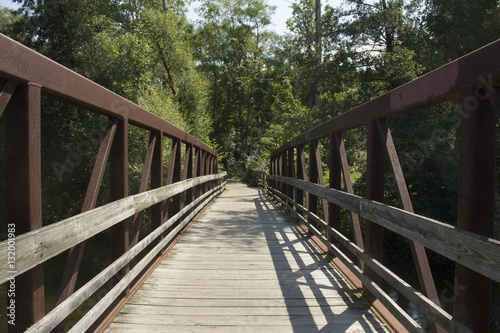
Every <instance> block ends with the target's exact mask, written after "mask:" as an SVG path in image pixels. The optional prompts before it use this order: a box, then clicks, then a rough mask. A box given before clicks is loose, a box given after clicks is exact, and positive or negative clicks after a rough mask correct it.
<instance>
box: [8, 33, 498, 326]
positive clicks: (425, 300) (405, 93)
mask: <svg viewBox="0 0 500 333" xmlns="http://www.w3.org/2000/svg"><path fill="white" fill-rule="evenodd" d="M0 50H1V52H0V116H1V117H2V121H3V128H2V131H3V132H4V140H3V142H2V144H3V156H4V157H3V158H4V160H5V167H4V170H3V173H4V175H3V176H4V179H5V184H4V189H3V193H5V196H4V197H5V203H4V207H5V214H4V218H5V221H4V224H5V226H3V229H2V230H4V232H5V236H4V238H3V241H2V242H1V243H0V258H3V260H2V261H1V262H0V283H2V285H3V287H4V290H5V291H6V292H5V293H6V295H5V296H4V298H5V299H6V302H7V303H6V304H7V310H6V311H7V312H6V313H5V316H3V315H2V316H3V317H4V318H5V319H6V320H5V322H4V324H5V325H4V327H3V328H5V330H8V332H25V331H26V332H60V331H70V332H78V333H80V332H86V331H89V332H93V331H99V332H127V331H130V332H132V331H133V332H139V331H141V332H167V331H172V332H196V331H199V332H262V331H270V332H345V331H349V332H386V331H395V332H404V331H409V332H426V331H439V332H487V331H488V330H489V329H490V303H491V298H492V296H491V295H492V285H493V284H496V283H498V282H500V269H499V267H500V242H499V241H498V240H496V239H493V238H491V237H492V235H493V228H494V211H495V193H496V185H495V180H496V176H495V175H496V172H497V162H496V143H497V128H496V127H497V126H496V124H497V114H498V113H499V112H500V97H499V94H498V89H497V84H496V82H498V81H499V80H500V66H499V65H500V63H499V59H500V42H495V43H492V44H490V45H488V46H486V47H484V48H482V49H479V50H477V51H475V52H473V53H471V54H469V55H467V56H465V57H463V58H460V59H457V60H455V61H453V62H451V63H450V64H448V65H446V66H443V67H442V68H439V69H437V70H435V71H433V72H430V73H428V74H426V75H425V76H423V77H421V78H419V79H416V80H414V81H412V82H409V83H407V84H405V85H403V86H401V87H398V88H396V89H394V90H392V91H391V92H389V93H387V94H385V95H382V96H380V97H378V98H376V99H374V100H372V101H370V102H368V103H366V104H363V105H361V106H359V107H357V108H355V109H353V110H351V111H349V112H346V113H344V114H342V115H340V116H338V117H336V118H333V119H331V120H330V121H328V122H326V123H324V124H321V125H319V126H318V127H316V128H313V129H311V130H310V131H308V132H306V133H304V134H302V135H300V136H298V137H296V138H293V139H292V138H290V139H291V141H289V142H288V143H285V144H284V145H283V146H282V147H280V148H278V149H277V150H276V151H274V152H273V153H272V154H271V158H270V161H269V168H268V170H266V172H263V171H259V172H255V177H258V178H259V179H260V184H261V185H262V187H261V188H260V189H255V188H249V187H247V186H246V185H243V184H241V183H238V182H232V181H227V180H226V174H225V173H224V172H220V170H219V166H218V163H217V154H216V152H215V151H214V150H212V149H211V148H210V147H208V146H207V145H205V144H204V143H202V142H201V141H200V140H198V139H197V138H194V137H192V136H191V135H189V134H187V133H185V132H183V131H181V130H179V129H178V128H176V127H175V126H173V125H171V124H169V123H168V122H166V121H165V120H163V119H161V118H159V117H157V116H155V115H153V114H151V113H149V112H148V111H146V110H144V109H142V108H140V107H139V106H137V105H135V104H133V103H132V102H130V101H128V100H126V99H124V98H122V97H120V96H118V95H116V94H114V93H112V92H111V91H109V90H106V89H105V88H103V87H101V86H99V85H97V84H96V83H94V82H92V81H90V80H87V79H85V78H84V77H82V76H80V75H78V74H76V73H74V72H72V71H70V70H69V69H67V68H64V67H63V66H61V65H59V64H57V63H55V62H53V61H51V60H50V59H47V58H45V57H43V56H42V55H40V54H38V53H36V52H34V51H32V50H30V49H28V48H26V47H24V46H22V45H20V44H18V43H16V42H14V41H13V40H11V39H9V38H7V37H5V36H3V35H0ZM42 97H44V98H45V97H49V98H51V99H52V100H56V101H58V102H60V103H63V104H70V105H74V106H77V107H79V108H80V109H83V110H86V112H90V113H92V114H98V115H100V116H102V117H105V118H106V119H107V124H106V125H105V126H103V127H102V128H97V129H95V130H96V131H97V133H99V135H98V136H97V137H98V144H96V146H95V152H94V153H95V154H94V155H91V154H89V152H88V151H85V150H84V148H85V147H87V148H88V145H87V143H85V141H82V143H81V144H78V145H76V146H75V147H74V149H72V150H71V151H72V152H71V155H68V157H67V160H66V161H62V162H61V163H59V164H57V165H56V166H57V170H58V172H59V173H64V172H65V170H66V169H65V168H67V167H68V166H72V165H74V164H78V161H81V159H82V158H83V157H86V158H89V157H88V156H95V161H94V165H93V169H92V172H91V173H90V178H89V179H88V184H87V187H86V188H82V189H81V190H82V195H83V193H84V199H83V204H82V208H81V212H80V213H79V214H75V215H73V216H70V217H68V218H65V219H63V220H61V221H51V223H46V224H45V225H44V224H43V223H42V221H44V219H46V217H45V216H44V215H43V212H42V200H43V193H42V184H44V179H42V171H41V170H42V154H43V153H44V151H45V150H44V147H43V142H41V128H42V125H41V122H42V114H43V112H44V110H43V108H42V104H43V103H42ZM449 100H457V101H460V107H458V109H456V110H454V111H453V112H452V113H451V114H450V115H449V116H450V117H454V119H455V120H456V123H457V128H456V129H457V133H459V134H458V135H459V141H460V148H459V155H460V156H459V159H460V177H459V184H458V185H457V186H458V188H459V198H458V202H457V210H458V221H456V224H455V225H449V224H445V223H442V222H440V221H436V220H434V219H431V218H429V217H426V216H421V215H418V214H416V213H415V212H414V211H413V206H412V202H411V197H410V193H409V191H408V188H407V186H406V182H405V171H408V167H416V166H418V165H410V166H408V165H406V166H405V165H402V163H401V162H400V160H399V158H398V154H397V148H396V145H395V144H394V141H393V139H392V135H391V131H390V128H389V125H388V123H387V119H388V118H396V117H398V116H400V115H402V114H405V113H411V112H414V111H415V110H419V109H422V108H425V107H428V106H432V105H435V104H437V103H441V102H443V101H449ZM60 116H61V117H65V116H66V115H64V114H61V115H60ZM358 127H362V128H365V129H366V140H367V142H366V152H367V156H366V165H367V170H366V175H367V188H366V194H365V195H363V196H359V195H358V194H356V193H355V192H354V190H353V185H352V180H351V175H350V168H349V163H348V161H349V159H348V155H347V152H346V148H345V146H344V139H343V135H344V133H346V132H348V131H349V130H352V129H354V128H358ZM130 128H136V129H139V130H142V131H146V132H147V133H148V135H149V140H147V142H146V145H145V147H144V152H145V153H144V164H143V169H142V175H141V180H140V186H139V189H138V191H136V193H130V189H129V182H130V178H129V157H128V152H129V149H130V147H131V143H130V142H129V129H130ZM432 134H433V133H430V135H432ZM135 144H137V143H135ZM91 146H92V145H91ZM325 152H326V154H325ZM325 166H326V167H327V169H324V168H325ZM410 171H411V170H410ZM325 174H327V175H328V183H326V182H325V179H324V176H325ZM104 179H106V186H107V187H106V186H105V185H103V184H104V183H105V181H104ZM389 179H390V180H391V181H393V183H394V186H395V189H396V194H397V199H398V204H397V205H396V206H392V205H389V204H385V203H384V199H385V198H384V196H385V191H384V186H385V184H386V182H387V181H388V180H389ZM103 187H105V188H106V191H107V198H108V199H109V200H108V202H104V203H102V202H100V201H99V200H98V199H99V194H100V191H101V188H103ZM62 190H64V189H62ZM62 198H64V196H63V191H62V192H61V200H64V199H62ZM436 205H439V202H436ZM342 210H343V211H344V212H347V214H348V215H349V217H350V222H349V223H350V225H351V226H352V235H347V236H346V235H345V234H343V233H342V232H341V231H340V225H341V224H340V221H341V215H342V214H341V213H342ZM145 215H147V217H148V219H146V218H145ZM146 220H147V221H150V225H147V226H143V225H141V224H143V223H145V222H144V221H146ZM144 230H149V231H148V232H147V233H146V234H144ZM388 232H391V233H395V234H398V235H400V236H402V237H404V238H406V239H407V240H408V242H409V244H410V248H411V253H412V256H413V262H414V263H415V271H416V273H415V274H416V275H417V280H418V283H417V284H416V285H410V283H408V282H406V281H405V280H403V279H402V278H401V277H399V276H398V275H397V274H396V273H395V272H393V271H391V270H390V269H389V268H387V267H386V266H384V260H383V253H384V252H383V238H384V233H388ZM103 233H108V234H109V235H110V238H111V239H110V242H109V244H106V246H107V248H109V249H110V250H109V258H108V259H109V264H107V265H106V266H105V267H104V268H103V269H102V270H100V271H99V273H97V274H96V275H95V276H93V277H92V278H91V279H89V280H88V281H85V283H84V284H82V285H80V284H79V283H77V282H78V276H79V275H81V274H82V271H81V262H82V257H83V255H84V251H85V244H86V242H89V241H91V240H96V239H98V240H99V242H101V240H102V234H103ZM348 236H349V237H348ZM99 237H100V238H99ZM105 243H107V242H105ZM94 244H95V243H94ZM428 250H432V251H434V252H436V253H438V254H440V255H442V256H443V257H445V258H448V259H450V260H452V261H453V262H454V263H455V279H454V286H452V287H451V288H452V289H453V290H448V291H449V292H451V293H452V295H453V297H452V298H451V300H452V302H453V310H452V311H451V312H447V311H449V310H447V309H446V308H442V307H441V305H443V304H442V299H440V295H442V292H440V291H439V290H438V289H437V287H436V284H435V281H434V275H435V273H436V272H433V271H432V269H431V265H430V264H429V261H428V258H427V252H426V251H428ZM63 253H67V260H66V262H65V265H64V267H52V266H51V265H53V263H54V262H55V261H54V260H53V259H54V258H55V257H56V256H59V255H60V254H63ZM103 256H104V255H103ZM53 268H54V269H55V268H57V269H61V271H63V273H62V274H61V275H62V281H61V283H60V287H59V291H58V293H57V297H56V299H55V300H50V298H49V297H47V295H48V293H46V290H45V289H46V288H45V287H46V284H47V283H46V280H45V278H44V274H45V273H46V271H47V269H53ZM387 286H390V287H391V288H392V290H393V292H391V293H389V292H388V291H387ZM395 295H396V296H395ZM397 298H405V299H406V300H407V301H408V302H411V304H412V305H413V306H414V308H416V309H418V313H419V316H420V317H422V318H426V319H425V320H424V321H425V323H428V325H427V324H424V321H422V320H417V319H416V318H414V316H413V314H411V313H408V312H407V311H406V310H405V309H403V308H402V307H401V306H400V305H399V304H398V303H399V302H398V301H397V300H396V299H397ZM86 304H87V305H88V304H91V305H92V306H90V307H86V306H85V305H86ZM0 318H1V317H0ZM3 328H2V330H3Z"/></svg>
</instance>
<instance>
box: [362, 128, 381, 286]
mask: <svg viewBox="0 0 500 333" xmlns="http://www.w3.org/2000/svg"><path fill="white" fill-rule="evenodd" d="M367 155H368V156H367V158H368V161H367V189H366V197H367V198H368V199H371V200H375V201H378V202H384V146H383V144H382V140H381V139H380V135H379V130H378V127H377V123H376V121H372V122H370V123H369V124H368V147H367ZM383 244H384V228H383V227H381V226H380V225H378V224H376V223H374V222H372V221H366V229H365V250H366V252H367V253H369V254H370V255H371V256H372V257H373V258H375V259H377V260H379V261H382V257H383ZM365 271H366V273H367V274H368V275H369V276H370V277H371V279H372V280H373V281H374V282H375V283H377V284H378V285H381V283H382V279H381V278H380V277H379V276H378V275H377V274H376V273H374V272H373V271H372V270H371V269H370V268H369V267H368V266H366V267H365ZM364 292H365V293H366V292H367V290H365V291H364Z"/></svg>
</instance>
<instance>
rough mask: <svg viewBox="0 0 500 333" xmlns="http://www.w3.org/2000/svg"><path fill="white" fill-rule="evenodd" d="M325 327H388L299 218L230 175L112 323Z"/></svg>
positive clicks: (204, 328) (220, 328)
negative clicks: (302, 228) (223, 188)
mask: <svg viewBox="0 0 500 333" xmlns="http://www.w3.org/2000/svg"><path fill="white" fill-rule="evenodd" d="M320 331H321V332H387V329H386V328H385V325H384V324H382V323H381V322H380V321H379V320H378V319H377V317H376V316H375V315H374V314H373V312H371V310H370V309H369V307H368V305H367V303H366V302H365V301H363V300H362V299H360V298H359V295H357V293H356V292H354V291H353V290H352V289H351V288H350V286H349V284H348V283H347V282H346V281H345V280H344V279H343V277H342V276H341V275H340V274H339V273H338V272H337V271H336V270H335V269H334V268H333V267H332V266H331V265H330V263H329V262H328V260H327V259H326V257H325V256H324V255H323V254H321V253H320V252H319V251H318V250H317V249H316V248H315V247H314V246H313V245H312V244H311V243H310V242H309V241H308V240H307V238H306V237H304V236H303V234H302V233H301V231H300V229H299V228H298V227H297V225H296V224H295V223H294V222H291V221H289V219H288V218H287V217H286V216H285V215H284V214H282V213H281V212H279V211H278V210H276V209H274V207H273V206H272V204H271V203H270V202H269V201H267V200H266V198H265V197H264V195H263V194H262V193H260V192H258V191H257V190H255V189H251V188H248V187H246V186H245V185H242V184H240V183H232V182H230V183H228V187H227V190H226V191H225V192H224V193H223V194H222V195H221V196H220V197H219V198H217V199H216V201H215V202H214V203H212V204H211V205H210V206H209V208H208V209H207V210H206V211H205V212H204V213H203V214H202V215H201V216H199V218H198V219H197V221H196V222H195V223H194V224H193V225H192V226H191V228H190V229H188V230H187V231H186V232H185V234H184V235H183V237H182V238H181V240H180V241H179V242H178V243H177V244H176V245H175V247H174V249H173V250H172V251H171V252H170V253H169V254H168V255H167V256H166V257H165V259H164V260H163V261H162V263H161V264H160V265H159V266H158V267H157V268H156V270H155V271H154V272H153V273H152V274H151V275H150V276H149V278H148V279H147V280H146V281H145V283H144V284H143V285H142V286H141V287H140V289H139V290H138V291H137V292H136V293H135V294H134V295H133V296H132V297H131V298H130V300H129V301H128V302H127V304H126V305H125V306H124V307H123V308H122V309H121V311H120V312H119V314H118V315H117V316H116V317H115V319H114V320H113V322H112V323H111V324H110V325H109V326H108V327H107V328H106V330H105V332H108V333H112V332H176V333H180V332H320Z"/></svg>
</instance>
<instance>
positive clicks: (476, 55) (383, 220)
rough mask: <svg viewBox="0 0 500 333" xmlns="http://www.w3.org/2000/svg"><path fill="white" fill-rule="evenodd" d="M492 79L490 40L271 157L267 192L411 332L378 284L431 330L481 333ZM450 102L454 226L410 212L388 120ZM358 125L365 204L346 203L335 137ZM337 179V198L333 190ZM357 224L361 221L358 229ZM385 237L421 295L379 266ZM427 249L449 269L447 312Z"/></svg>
mask: <svg viewBox="0 0 500 333" xmlns="http://www.w3.org/2000/svg"><path fill="white" fill-rule="evenodd" d="M499 80H500V41H497V42H494V43H492V44H490V45H487V46H485V47H483V48H481V49H479V50H477V51H475V52H473V53H471V54H469V55H467V56H465V57H462V58H460V59H457V60H456V61H453V62H451V63H449V64H447V65H445V66H443V67H441V68H439V69H437V70H434V71H432V72H430V73H428V74H426V75H424V76H422V77H420V78H418V79H416V80H414V81H412V82H409V83H407V84H405V85H403V86H400V87H398V88H396V89H394V90H392V91H390V92H388V93H387V94H385V95H382V96H380V97H378V98H376V99H374V100H372V101H370V102H368V103H365V104H363V105H361V106H359V107H357V108H355V109H353V110H351V111H349V112H346V113H344V114H342V115H340V116H338V117H335V118H333V119H331V120H330V121H328V122H326V123H323V124H321V125H319V126H317V127H316V128H314V129H312V130H310V131H308V132H306V133H304V134H302V135H300V136H298V137H296V138H294V139H293V140H291V141H290V142H288V143H286V144H284V145H283V146H282V147H281V148H279V149H277V150H276V151H275V152H273V153H272V156H271V161H270V168H269V174H270V175H269V177H268V181H269V185H270V188H269V191H270V192H271V193H272V194H273V195H274V197H276V198H277V200H280V201H281V202H282V203H286V204H287V205H288V206H289V208H290V209H291V211H292V212H294V213H295V214H296V215H297V216H298V217H299V218H300V219H301V220H303V221H304V222H305V223H307V224H308V226H309V231H310V233H312V234H316V236H318V237H319V238H320V239H322V240H323V241H324V242H325V243H326V244H327V246H328V248H329V249H330V251H331V252H332V253H334V254H335V255H336V256H338V258H339V259H341V260H342V261H343V263H344V264H345V265H347V266H348V267H349V269H350V270H351V271H352V272H353V273H354V274H355V275H356V276H357V277H358V278H359V279H360V280H361V281H362V282H363V285H364V288H365V291H366V292H367V294H371V295H375V296H376V297H377V298H378V299H379V300H380V301H381V302H382V303H383V304H384V305H385V306H386V307H387V308H388V309H389V310H390V311H391V312H392V313H393V314H394V316H395V317H396V318H397V319H398V320H399V321H400V322H401V323H403V324H404V325H405V327H406V329H408V330H410V331H414V332H419V331H422V328H421V327H420V326H419V324H418V323H416V322H415V321H414V320H413V319H412V318H411V317H410V316H408V314H407V313H405V312H404V311H403V310H401V309H400V308H399V306H398V305H397V304H396V303H394V302H393V301H392V300H391V298H390V297H389V296H388V295H387V294H386V293H385V292H384V291H383V290H382V289H381V282H382V280H385V281H387V282H389V284H391V286H392V287H394V288H395V289H397V290H398V292H399V293H400V294H402V295H404V296H405V297H406V298H407V299H408V300H410V301H411V302H413V303H414V304H416V305H417V306H418V307H419V309H420V311H421V312H422V313H423V314H424V315H425V316H427V318H429V319H430V321H431V322H434V329H435V330H438V331H441V332H444V331H446V332H459V331H460V332H464V331H468V330H469V329H471V330H472V331H474V332H487V331H489V315H490V311H489V304H490V299H491V281H492V280H494V281H497V282H500V269H499V267H500V242H499V241H498V240H493V239H491V238H488V237H492V233H493V225H494V208H495V206H494V205H495V203H494V198H495V172H496V162H495V154H496V135H497V133H496V123H497V114H498V113H499V112H500V95H499V92H498V88H497V85H496V82H499ZM450 100H458V101H460V106H461V107H460V108H459V109H457V110H456V112H455V113H456V114H454V117H456V118H457V119H459V121H460V127H459V140H458V141H459V142H460V149H459V153H460V157H459V159H460V172H459V184H458V187H459V199H458V203H457V206H458V221H457V224H456V227H454V226H451V225H447V224H444V223H440V222H438V221H435V220H432V219H429V218H427V217H424V216H419V215H416V214H414V212H413V207H412V202H411V198H410V195H409V192H408V189H407V186H406V181H405V177H404V173H403V168H402V166H401V163H400V161H399V159H398V155H397V150H396V147H395V144H394V141H393V139H392V136H391V131H390V129H389V127H388V125H387V120H386V119H388V118H392V117H397V116H399V115H401V114H405V113H410V112H414V111H416V110H419V109H422V108H424V107H428V106H433V105H437V104H438V103H441V102H445V101H450ZM360 127H364V128H366V131H367V146H366V151H367V189H366V197H365V198H362V197H359V196H356V195H354V191H353V186H352V181H351V176H350V172H349V170H350V169H349V165H348V159H347V153H346V148H345V146H344V140H343V133H346V132H347V131H349V130H352V129H355V128H360ZM320 140H322V141H321V142H322V144H323V146H324V147H326V149H328V155H329V160H328V161H326V162H325V163H326V164H327V165H328V170H329V184H328V185H329V186H325V184H324V182H323V174H324V171H323V167H322V156H321V154H320V149H319V146H320V144H319V143H320ZM306 152H308V155H307V154H306ZM307 161H308V166H306V162H307ZM386 164H387V165H388V167H389V168H390V170H391V171H392V178H393V179H394V180H395V189H396V194H397V197H398V199H399V207H398V208H396V207H391V206H388V205H384V204H382V203H383V202H384V184H385V181H386V180H385V175H384V171H385V166H386ZM342 175H343V177H342ZM342 180H343V183H344V186H345V190H342V189H341V184H342ZM304 199H306V202H305V204H304ZM318 199H319V200H320V201H321V202H322V204H323V209H322V212H323V216H324V219H320V218H319V217H318V214H319V213H318V212H319V211H321V209H318V201H319V200H318ZM436 204H438V203H436ZM304 206H305V207H307V208H305V207H304ZM341 208H345V209H347V210H348V211H350V212H351V216H352V223H353V233H354V236H353V238H354V241H353V242H350V241H348V240H347V239H346V238H345V237H344V236H343V235H342V234H341V233H340V232H339V227H340V216H341V215H340V214H341V210H340V209H341ZM359 216H361V217H364V218H366V220H367V222H366V227H365V229H364V230H362V227H361V225H360V222H359ZM384 229H389V230H391V231H393V232H396V233H398V234H400V235H402V236H404V237H406V238H407V239H408V240H409V241H410V245H411V251H412V254H413V259H414V262H415V266H416V271H417V274H418V279H419V281H420V290H422V293H423V294H424V295H425V296H423V295H421V294H419V293H417V292H416V291H415V290H414V289H413V288H411V287H410V286H409V285H408V284H407V283H406V282H404V281H403V280H401V279H400V278H399V277H397V276H396V275H394V273H392V272H391V271H390V270H388V269H387V268H386V267H384V266H383V265H382V264H381V262H382V260H383V258H382V256H383V252H382V249H383V246H382V244H383V234H384ZM325 234H327V235H328V239H327V237H325V236H324V235H325ZM339 243H340V244H342V245H343V246H345V247H346V248H347V249H349V250H350V251H351V252H352V253H354V254H355V255H356V256H357V258H358V259H359V260H360V263H353V262H352V261H351V260H350V259H349V258H348V257H347V256H346V255H345V254H343V253H342V252H341V251H340V250H339V248H338V247H337V245H338V244H339ZM425 248H429V249H432V250H433V251H435V252H437V253H439V254H441V255H443V256H445V257H447V258H449V259H451V260H453V261H454V262H455V263H456V272H455V291H454V296H455V300H454V307H453V308H454V310H453V314H448V313H446V312H445V311H444V310H443V309H441V307H440V305H439V302H440V301H439V297H438V293H437V291H436V287H435V285H434V280H433V276H432V272H431V269H430V266H429V263H428V260H427V256H426V252H425Z"/></svg>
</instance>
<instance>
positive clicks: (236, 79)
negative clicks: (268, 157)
mask: <svg viewBox="0 0 500 333" xmlns="http://www.w3.org/2000/svg"><path fill="white" fill-rule="evenodd" d="M272 10H273V7H270V6H268V5H267V4H266V2H265V1H262V0H252V1H243V0H238V1H226V0H207V1H205V2H204V3H203V4H202V6H201V8H200V14H201V16H202V18H203V21H202V25H201V26H200V27H199V29H198V44H197V45H198V49H197V60H198V61H199V64H200V66H199V67H200V69H201V70H202V71H203V72H204V73H205V75H206V76H207V77H208V78H209V81H210V82H211V88H210V89H211V103H210V105H211V114H212V119H213V122H214V128H213V132H212V137H213V138H214V140H215V141H216V143H217V145H218V146H219V147H220V148H221V150H222V152H223V153H224V155H225V160H224V161H223V162H224V163H225V165H226V167H228V169H229V170H230V171H235V172H241V171H243V170H244V169H245V164H246V162H245V161H246V160H247V159H248V158H249V157H250V156H252V155H253V154H254V153H255V151H254V148H255V145H256V143H257V142H258V140H259V137H260V135H261V134H262V132H263V130H265V128H266V127H267V126H268V122H269V116H270V112H269V111H270V106H271V104H272V102H273V97H272V85H271V82H270V77H271V76H272V67H270V66H269V60H270V56H271V55H270V54H269V53H268V52H269V49H270V46H271V43H272V41H273V38H275V37H273V34H271V33H269V32H267V31H266V27H267V26H268V25H269V24H270V15H271V13H272Z"/></svg>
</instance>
